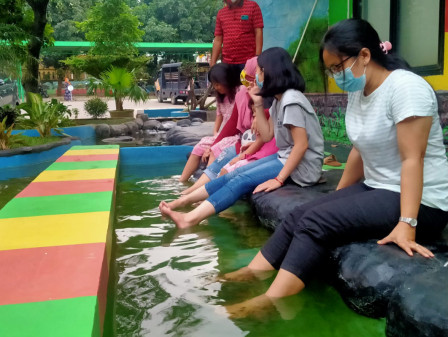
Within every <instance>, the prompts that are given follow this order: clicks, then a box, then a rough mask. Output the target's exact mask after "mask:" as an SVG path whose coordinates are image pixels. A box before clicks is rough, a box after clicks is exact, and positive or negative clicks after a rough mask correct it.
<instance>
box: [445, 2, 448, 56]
mask: <svg viewBox="0 0 448 337" xmlns="http://www.w3.org/2000/svg"><path fill="white" fill-rule="evenodd" d="M445 33H448V0H446V2H445ZM445 48H447V46H445ZM445 62H447V61H446V60H445Z"/></svg>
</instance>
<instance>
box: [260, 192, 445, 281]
mask: <svg viewBox="0 0 448 337" xmlns="http://www.w3.org/2000/svg"><path fill="white" fill-rule="evenodd" d="M399 217H400V193H397V192H392V191H388V190H384V189H373V188H370V187H368V186H366V185H365V184H361V183H360V184H356V185H353V186H350V187H347V188H344V189H342V190H339V191H336V192H334V193H331V194H329V195H327V196H325V197H323V198H320V199H317V200H315V201H312V202H310V203H308V204H305V205H302V206H300V207H296V208H295V209H293V210H292V211H291V212H290V213H289V214H288V215H287V216H286V218H285V220H284V221H283V223H282V224H280V225H279V226H278V227H277V229H276V230H275V233H274V234H273V235H272V236H271V238H270V239H269V240H268V242H267V243H266V244H265V246H264V247H263V248H262V249H261V253H262V254H263V256H264V257H265V258H266V259H267V260H268V262H269V263H270V264H271V265H272V266H273V267H274V268H276V269H279V268H282V269H285V270H287V271H289V272H291V273H293V274H294V275H296V276H297V277H298V278H300V279H301V280H302V281H303V282H304V283H307V282H308V280H309V279H310V277H311V276H312V273H313V270H315V268H317V267H318V265H319V264H320V263H321V262H322V261H323V260H324V259H326V258H327V257H328V254H329V252H330V250H332V249H334V248H336V247H338V246H342V245H344V244H347V243H350V242H354V241H364V240H368V239H382V238H384V237H386V236H387V235H388V234H389V233H390V232H391V231H392V229H394V227H395V226H396V225H397V223H398V218H399ZM447 222H448V212H444V211H442V210H439V209H436V208H432V207H428V206H424V205H421V206H420V210H419V215H418V225H417V239H421V238H422V237H427V238H428V237H434V236H436V235H438V234H440V232H441V231H442V230H443V229H444V228H445V226H446V224H447ZM403 253H404V252H403Z"/></svg>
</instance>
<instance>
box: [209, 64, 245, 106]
mask: <svg viewBox="0 0 448 337" xmlns="http://www.w3.org/2000/svg"><path fill="white" fill-rule="evenodd" d="M208 80H209V81H210V82H212V83H213V82H214V83H219V84H221V85H222V86H224V87H226V88H227V90H228V91H229V92H228V94H227V95H223V94H220V93H219V92H217V93H216V99H217V100H218V102H220V103H222V102H223V101H224V98H225V97H226V96H227V97H228V99H229V100H230V101H231V102H233V100H234V99H235V94H236V89H237V88H238V87H239V86H240V85H241V81H240V70H239V68H238V67H236V66H234V65H231V64H227V63H217V64H215V65H214V66H213V67H211V69H210V71H209V73H208Z"/></svg>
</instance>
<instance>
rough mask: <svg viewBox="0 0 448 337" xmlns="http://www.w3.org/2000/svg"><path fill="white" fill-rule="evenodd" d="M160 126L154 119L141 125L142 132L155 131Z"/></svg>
mask: <svg viewBox="0 0 448 337" xmlns="http://www.w3.org/2000/svg"><path fill="white" fill-rule="evenodd" d="M161 126H162V123H160V122H159V121H156V120H155V119H150V120H149V121H146V122H144V123H143V130H157V129H159V128H160V127H161Z"/></svg>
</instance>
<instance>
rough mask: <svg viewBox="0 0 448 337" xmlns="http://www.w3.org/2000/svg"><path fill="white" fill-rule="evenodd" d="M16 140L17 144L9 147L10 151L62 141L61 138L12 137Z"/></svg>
mask: <svg viewBox="0 0 448 337" xmlns="http://www.w3.org/2000/svg"><path fill="white" fill-rule="evenodd" d="M14 138H15V139H17V144H13V145H11V149H17V148H20V147H24V146H36V145H44V144H48V143H54V142H57V141H59V140H61V139H62V137H58V136H50V137H45V138H43V137H28V136H23V135H17V136H14Z"/></svg>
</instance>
